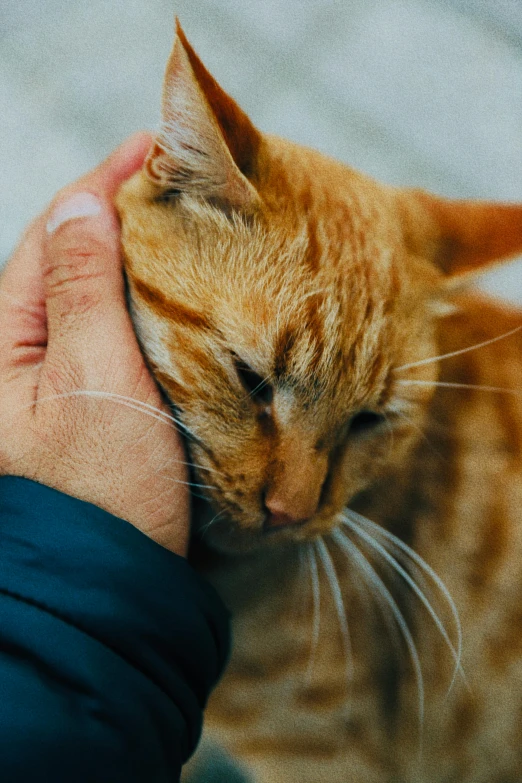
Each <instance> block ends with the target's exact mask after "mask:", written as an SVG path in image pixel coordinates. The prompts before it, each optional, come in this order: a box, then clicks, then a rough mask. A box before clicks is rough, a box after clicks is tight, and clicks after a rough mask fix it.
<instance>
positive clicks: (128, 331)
mask: <svg viewBox="0 0 522 783" xmlns="http://www.w3.org/2000/svg"><path fill="white" fill-rule="evenodd" d="M150 143H151V138H150V136H149V135H148V134H145V133H141V134H137V135H135V136H133V137H132V138H130V139H129V140H127V141H126V142H125V143H124V144H122V145H121V146H120V147H119V148H118V149H117V150H116V151H115V152H114V153H113V154H112V155H110V157H109V158H108V159H107V160H105V161H104V162H103V163H102V164H101V165H100V166H98V167H97V168H96V169H95V170H94V171H92V172H90V173H88V174H86V175H85V176H84V177H82V178H81V179H79V180H78V181H77V182H75V183H74V184H72V185H70V186H68V187H66V188H65V189H64V190H62V191H61V192H60V193H58V195H57V196H56V198H55V199H54V201H53V202H52V204H51V205H50V206H49V208H48V209H47V210H46V212H45V213H44V214H42V215H41V216H40V217H38V218H37V219H36V220H35V221H34V222H33V223H32V224H31V225H30V226H29V228H28V229H27V231H26V233H25V234H24V236H23V238H22V240H21V242H20V244H19V246H18V248H17V250H16V251H15V253H14V254H13V256H12V258H11V259H10V261H9V262H8V264H7V266H6V268H5V270H4V272H3V274H2V276H1V277H0V475H15V476H23V477H26V478H29V479H33V480H34V481H37V482H40V483H42V484H46V485H48V486H51V487H54V488H55V489H57V490H60V491H61V492H65V493H67V494H69V495H72V496H74V497H77V498H80V499H81V500H85V501H88V502H90V503H93V504H95V505H97V506H100V507H101V508H103V509H105V510H106V511H109V512H110V513H112V514H114V515H116V516H118V517H121V518H122V519H125V520H127V521H128V522H130V523H131V524H132V525H134V526H135V527H136V528H138V529H139V530H141V531H142V532H143V533H145V534H146V535H148V536H149V537H150V538H152V539H153V540H155V541H156V542H158V543H159V544H161V545H163V546H165V547H166V548H167V549H169V550H171V551H172V552H175V553H177V554H180V555H182V556H185V555H186V551H187V541H188V534H189V494H188V488H187V486H186V484H184V483H183V482H186V481H187V470H186V465H185V459H186V457H185V454H184V450H183V444H182V442H181V440H180V438H179V436H178V434H177V431H176V430H175V429H174V427H173V426H172V425H171V424H170V422H169V421H168V419H167V418H165V417H163V418H162V417H161V413H163V414H168V408H167V407H166V406H165V405H164V403H163V401H162V398H161V395H160V393H159V391H158V387H157V385H156V383H155V381H154V380H153V379H152V377H151V375H150V373H149V371H148V368H147V366H146V364H145V362H144V360H143V356H142V354H141V351H140V349H139V347H138V344H137V342H136V338H135V336H134V332H133V329H132V324H131V321H130V318H129V315H128V312H127V309H126V303H125V289H124V278H123V272H122V260H121V252H120V225H119V220H118V217H117V214H116V211H115V209H114V207H113V205H112V199H113V196H114V194H115V193H116V191H117V190H118V188H119V187H120V185H121V184H122V183H123V182H124V181H125V180H126V179H127V178H128V177H130V176H131V175H132V174H133V173H135V172H136V171H137V170H138V169H139V168H140V166H141V165H142V163H143V160H144V158H145V155H146V153H147V151H148V149H149V147H150ZM82 193H88V194H91V203H93V202H92V196H94V197H95V198H96V199H98V202H99V207H100V208H99V211H98V214H95V215H90V216H84V217H74V212H71V209H70V207H71V206H73V205H74V203H76V204H77V203H78V194H82ZM71 198H73V201H72V202H71V201H70V199H71ZM68 208H69V216H68V219H66V220H65V221H63V216H64V209H68ZM60 216H62V222H61V224H60V225H59V226H58V227H55V226H56V223H57V222H58V220H59V218H60ZM49 228H50V229H51V232H49ZM53 229H54V230H53ZM86 390H88V391H91V392H92V391H95V392H97V393H98V394H97V395H95V396H91V397H88V396H84V395H83V394H79V392H84V391H86ZM99 392H108V393H109V394H112V395H122V396H123V397H126V398H132V399H133V400H134V402H133V403H132V404H133V405H135V406H138V407H141V410H140V411H137V410H135V409H133V408H129V407H128V405H122V404H119V403H118V401H117V400H116V399H115V398H109V399H107V398H105V399H104V398H103V396H102V395H100V394H99ZM64 395H66V396H64ZM67 395H68V396H67ZM140 404H142V405H141V406H140ZM144 406H153V407H154V408H156V409H158V411H159V413H158V414H157V416H159V417H160V418H161V420H158V418H153V417H151V416H150V415H147V413H148V412H149V411H150V408H145V407H144Z"/></svg>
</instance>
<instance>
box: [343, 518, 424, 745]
mask: <svg viewBox="0 0 522 783" xmlns="http://www.w3.org/2000/svg"><path fill="white" fill-rule="evenodd" d="M332 538H333V539H334V541H335V542H336V543H337V544H338V546H339V547H340V548H341V549H343V550H344V551H345V552H346V553H347V554H348V555H349V556H350V557H351V559H352V560H353V561H354V562H355V563H356V564H357V565H358V566H359V568H360V569H361V572H362V573H363V575H364V576H365V578H366V579H367V581H368V582H369V584H371V585H373V587H374V588H375V590H377V591H378V592H379V594H380V595H381V597H382V598H383V599H384V601H385V602H386V604H387V605H388V607H389V608H390V610H391V612H392V614H393V616H394V618H395V622H396V623H397V625H398V627H399V629H400V631H401V633H402V636H403V639H404V641H405V643H406V647H407V648H408V652H409V654H410V658H411V662H412V666H413V671H414V676H415V681H416V683H417V695H418V699H417V702H418V707H417V708H418V722H419V755H421V753H422V734H423V727H424V677H423V674H422V667H421V664H420V658H419V653H418V651H417V647H416V645H415V641H414V639H413V636H412V634H411V631H410V629H409V627H408V623H407V622H406V620H405V618H404V615H403V613H402V612H401V610H400V609H399V607H398V605H397V603H396V601H395V599H394V598H393V596H392V594H391V593H390V591H389V590H388V588H387V587H386V585H385V584H384V582H383V581H382V579H381V577H380V576H379V575H378V573H377V571H376V570H375V569H374V568H373V566H372V565H371V564H370V562H369V561H368V560H367V558H366V557H365V556H364V555H363V553H362V552H361V550H360V549H359V547H357V546H356V545H355V544H354V543H353V541H351V540H350V539H349V538H348V536H346V535H345V534H344V533H342V532H341V530H339V529H337V530H334V532H333V533H332Z"/></svg>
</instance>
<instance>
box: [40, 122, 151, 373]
mask: <svg viewBox="0 0 522 783" xmlns="http://www.w3.org/2000/svg"><path fill="white" fill-rule="evenodd" d="M150 141H151V139H150V136H148V134H139V135H137V136H134V137H132V138H131V139H129V140H128V141H127V142H125V143H124V144H123V145H122V146H121V147H119V148H118V150H116V151H115V152H114V153H113V154H112V155H111V156H110V157H109V158H108V159H107V160H106V161H104V163H102V164H101V165H100V166H99V167H98V168H97V169H95V170H94V171H93V172H92V173H90V174H87V175H86V176H84V177H82V178H81V179H80V180H79V181H78V182H76V183H75V184H74V185H70V186H68V187H67V188H66V189H65V190H64V191H62V192H61V193H60V194H59V195H58V196H57V197H56V199H55V201H54V203H53V205H52V207H51V209H50V211H49V213H48V216H47V222H46V234H47V235H46V238H45V241H44V253H43V261H42V273H43V283H44V294H45V300H46V309H47V321H48V333H49V348H51V346H52V347H53V349H54V350H55V351H58V352H60V353H62V354H63V355H64V356H68V357H69V358H71V356H74V357H75V361H76V362H78V361H80V362H81V363H83V364H84V365H85V366H86V367H87V366H93V363H94V367H93V370H95V369H96V366H98V365H99V363H100V360H101V359H102V358H103V356H104V355H105V356H107V355H108V354H110V353H111V351H112V350H113V347H114V342H115V341H118V340H120V339H121V337H122V335H123V334H125V333H127V334H128V333H129V331H131V327H130V320H129V318H128V315H127V312H126V307H125V298H124V287H123V276H122V272H121V251H120V230H119V222H118V216H117V214H116V211H115V209H114V206H113V204H112V199H113V197H114V195H115V193H116V192H117V190H118V188H119V186H120V185H121V184H122V182H123V181H124V180H125V179H127V178H128V177H129V176H130V175H131V174H132V173H134V172H135V171H136V170H137V169H138V168H139V167H140V166H141V165H142V163H143V160H144V158H145V155H146V153H147V151H148V148H149V146H150Z"/></svg>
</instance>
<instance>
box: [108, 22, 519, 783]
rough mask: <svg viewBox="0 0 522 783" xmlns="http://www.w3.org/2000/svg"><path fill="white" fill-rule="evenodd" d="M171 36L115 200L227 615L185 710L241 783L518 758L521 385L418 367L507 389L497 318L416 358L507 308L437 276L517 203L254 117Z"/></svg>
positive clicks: (508, 247) (489, 253)
mask: <svg viewBox="0 0 522 783" xmlns="http://www.w3.org/2000/svg"><path fill="white" fill-rule="evenodd" d="M179 36H180V37H178V39H177V42H176V47H175V49H174V53H173V55H172V58H171V61H170V63H169V69H168V71H167V77H166V87H165V94H164V121H165V127H164V130H163V133H162V135H161V136H160V138H159V140H158V144H157V145H156V147H155V148H154V150H153V151H152V152H151V154H150V156H149V161H148V164H147V167H146V171H145V172H144V173H140V174H139V175H137V176H136V177H134V178H133V179H132V180H131V181H130V183H128V185H126V186H125V187H124V189H123V190H122V192H121V193H120V195H119V197H118V205H119V208H120V212H121V215H122V222H123V241H124V249H125V255H126V267H127V274H128V279H129V286H130V292H131V297H132V303H133V314H134V319H135V324H136V328H137V332H138V335H139V336H140V339H141V342H142V345H143V347H144V350H145V352H146V354H147V356H148V358H149V361H150V363H151V366H152V368H153V370H154V371H155V373H156V376H157V378H158V380H159V382H160V383H161V384H162V386H163V387H164V389H165V391H166V392H167V394H169V396H170V397H171V399H172V400H173V402H174V403H175V404H176V405H177V406H178V407H179V410H180V417H181V421H182V425H183V427H186V429H187V432H188V445H189V449H190V454H191V458H192V460H193V461H194V462H195V464H196V466H197V470H196V474H197V481H198V482H199V483H205V484H206V485H207V487H208V489H207V490H206V494H207V497H208V498H209V499H210V500H211V503H212V504H213V514H214V515H215V519H210V520H209V521H210V522H211V524H210V525H209V526H208V527H205V526H204V525H203V524H202V523H201V525H200V531H199V538H200V539H201V541H202V542H203V543H202V544H201V543H196V544H195V546H194V552H193V560H194V562H195V564H197V566H198V567H199V568H200V569H201V570H202V572H203V573H205V574H206V575H207V576H208V578H209V579H210V580H211V581H212V582H213V583H214V584H215V585H216V587H217V588H218V590H219V592H220V593H221V595H222V596H223V598H224V600H225V601H226V603H227V604H228V606H229V607H230V609H231V610H232V614H233V624H234V650H233V654H232V659H231V662H230V665H229V668H228V671H227V673H226V675H225V677H224V679H223V681H222V683H221V684H220V685H219V687H218V689H217V690H216V692H215V693H214V695H213V696H212V698H211V701H210V704H209V708H208V711H207V730H208V732H209V734H210V735H211V736H213V737H214V739H216V740H217V741H218V742H220V743H221V744H223V746H224V747H225V748H226V749H227V750H228V751H229V752H230V753H231V754H232V755H233V756H235V757H236V758H238V759H239V761H240V762H242V763H244V764H245V766H246V769H248V770H250V772H251V773H252V774H253V780H254V781H256V782H257V783H276V782H277V783H291V782H292V783H294V782H297V781H299V783H321V781H323V780H324V781H328V782H329V783H347V781H354V783H373V781H375V783H392V781H393V783H410V781H411V783H443V782H444V783H450V782H451V783H519V781H520V780H522V614H521V609H520V588H521V586H522V522H521V516H522V454H521V448H522V397H521V396H518V394H517V393H509V392H498V391H487V390H484V389H481V390H479V389H469V388H468V389H465V388H452V387H448V386H439V387H435V386H434V383H435V382H436V380H437V377H438V380H439V382H442V383H449V384H452V383H453V384H454V383H457V384H472V385H474V386H487V387H506V388H509V389H514V390H518V389H521V388H522V382H521V381H522V339H521V334H520V333H514V334H512V335H511V336H510V337H506V338H505V340H501V341H497V342H494V343H491V344H489V345H485V346H483V347H480V348H477V349H476V350H473V351H469V352H466V353H462V354H458V355H456V356H450V357H448V358H442V359H441V360H440V361H432V359H434V357H437V356H440V355H445V354H447V353H454V352H455V351H459V350H460V349H464V348H468V347H471V346H473V345H476V344H479V343H483V342H486V341H488V340H490V339H493V338H495V337H498V336H499V335H501V334H503V333H506V332H509V331H510V330H514V329H516V328H517V327H519V326H520V325H521V323H522V314H519V313H516V312H513V313H511V312H509V311H508V310H507V309H506V308H502V307H501V306H497V305H495V304H492V303H488V302H487V301H486V300H482V299H480V298H478V297H476V296H472V295H466V294H460V295H456V294H452V293H451V289H452V288H454V287H455V281H456V280H457V278H458V277H459V275H461V274H462V273H464V272H467V271H470V270H472V269H474V268H478V267H480V266H483V265H485V264H487V263H490V262H492V261H495V260H497V259H498V258H500V257H504V256H508V255H510V254H513V253H515V252H517V251H518V252H520V251H521V250H522V209H520V208H517V207H504V206H495V205H480V204H471V203H468V204H461V205H458V204H457V203H450V202H444V201H442V200H439V199H435V198H431V197H429V196H427V195H426V194H422V193H416V192H413V191H399V190H395V189H392V188H387V187H383V186H380V185H378V184H376V183H374V182H373V181H372V180H370V179H368V178H366V177H364V176H363V175H360V174H358V173H356V172H354V171H352V170H351V169H348V168H347V167H345V166H343V165H342V164H339V163H336V162H334V161H331V160H329V159H328V158H325V157H324V156H321V155H319V154H318V153H315V152H313V151H311V150H305V149H303V148H299V147H298V146H296V145H292V144H290V143H289V142H285V141H283V140H280V139H275V138H273V137H267V136H262V135H261V134H260V133H259V132H258V131H256V130H255V129H254V128H253V126H252V125H251V124H250V122H249V120H248V119H247V118H246V116H245V115H244V114H243V113H242V112H241V110H240V109H238V108H237V107H236V106H235V104H233V102H232V101H231V100H230V99H229V98H228V97H227V96H226V95H224V93H222V91H221V90H220V88H219V87H218V86H217V85H216V83H215V82H214V81H213V80H212V77H210V76H209V74H208V73H207V72H206V71H205V70H204V68H203V66H201V64H200V63H199V61H198V60H197V58H196V56H195V55H194V53H193V52H192V50H191V49H190V47H189V45H188V44H187V42H186V41H185V39H184V37H183V35H182V33H181V32H180V33H179ZM450 302H451V307H453V308H454V311H453V312H451V307H450V306H449V304H448V303H450ZM345 504H348V507H349V508H350V509H352V511H357V512H359V513H360V514H361V515H363V516H362V517H361V516H359V517H358V516H355V515H354V514H353V513H351V512H347V511H344V510H343V509H344V506H345ZM363 517H364V518H363ZM365 518H367V519H369V520H372V521H373V523H376V524H377V525H379V526H380V528H375V527H374V526H373V525H372V523H371V522H368V521H367V519H365ZM381 530H384V531H389V533H390V534H391V535H393V536H396V537H397V538H395V539H393V538H390V535H386V533H382V532H380V531H381ZM401 541H403V542H405V544H406V545H408V546H409V547H412V548H413V550H414V551H415V552H416V553H418V555H419V556H420V557H422V558H423V560H424V561H426V562H427V563H428V564H429V566H430V567H431V568H433V569H434V571H435V572H436V574H437V575H438V576H435V575H434V574H433V573H432V572H431V571H430V570H429V569H428V567H426V566H424V565H423V564H422V562H421V561H418V560H417V559H416V556H415V555H414V554H412V553H411V551H410V550H408V549H406V548H405V547H404V546H402V545H401V544H400V542H401ZM394 560H395V564H394V562H393V561H394ZM438 579H441V580H442V582H443V583H444V584H445V585H446V588H447V590H448V591H449V593H450V594H451V596H452V599H453V600H454V602H455V605H456V609H457V611H458V615H459V616H460V622H461V624H462V659H461V663H460V664H459V665H458V666H457V669H458V670H457V671H456V673H455V667H456V665H457V664H458V658H459V641H458V640H459V630H458V622H457V620H456V617H455V610H454V607H453V606H452V604H451V600H450V599H449V597H448V595H447V594H446V593H445V591H444V588H443V587H442V585H441V584H440V583H439V582H438V581H437V580H438ZM461 669H462V671H463V672H464V675H465V677H466V678H467V684H466V683H465V679H464V676H463V674H462V671H461ZM454 674H455V678H454V679H455V681H454V682H453V685H452V687H451V690H450V692H449V693H448V689H450V685H451V683H452V679H453V677H454ZM423 690H424V694H422V691H423ZM423 710H424V713H425V714H424V717H423V719H421V718H422V715H421V713H422V711H423Z"/></svg>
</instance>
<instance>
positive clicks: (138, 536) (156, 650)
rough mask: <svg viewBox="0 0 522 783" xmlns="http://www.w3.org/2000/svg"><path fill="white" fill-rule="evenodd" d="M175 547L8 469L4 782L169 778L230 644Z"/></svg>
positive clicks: (0, 665) (222, 617)
mask: <svg viewBox="0 0 522 783" xmlns="http://www.w3.org/2000/svg"><path fill="white" fill-rule="evenodd" d="M228 634H229V629H228V614H227V612H226V610H225V608H224V606H223V605H222V603H221V601H220V599H219V598H218V596H217V595H216V594H215V592H214V591H213V589H212V588H211V587H210V586H209V585H207V584H206V583H205V582H204V581H203V580H202V579H201V578H200V577H199V576H198V575H197V574H196V573H195V572H194V571H193V569H192V568H191V566H190V565H189V564H188V563H187V562H186V561H185V560H184V559H183V558H181V557H178V556H177V555H174V554H172V553H170V552H168V551H167V550H165V549H163V548H162V547H160V546H159V545H158V544H155V543H154V542H153V541H151V540H150V539H149V538H147V537H146V536H145V535H143V534H142V533H140V532H139V531H138V530H136V529H135V528H133V527H132V526H131V525H130V524H128V523H127V522H124V521H123V520H121V519H118V518H117V517H114V516H112V515H111V514H108V513H106V512H105V511H102V510H101V509H99V508H97V507H95V506H92V505H90V504H89V503H84V502H82V501H80V500H77V499H75V498H72V497H69V496H68V495H63V494H61V493H59V492H56V491H55V490H53V489H50V488H48V487H44V486H42V485H40V484H37V483H35V482H32V481H28V480H26V479H21V478H13V477H2V478H0V779H1V780H2V783H15V782H16V783H25V781H36V780H41V781H52V783H66V782H67V783H72V782H73V781H74V783H87V781H88V782H89V783H120V781H121V783H174V781H178V779H179V775H180V769H181V765H182V764H183V763H184V762H185V761H186V760H187V758H188V757H189V755H190V754H191V753H192V752H193V750H194V748H195V745H196V743H197V741H198V738H199V735H200V731H201V723H202V710H203V707H204V706H205V702H206V699H207V697H208V695H209V693H210V690H211V689H212V687H213V686H214V685H215V683H216V682H217V680H218V678H219V676H220V674H221V673H222V670H223V668H224V665H225V662H226V657H227V654H228Z"/></svg>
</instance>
